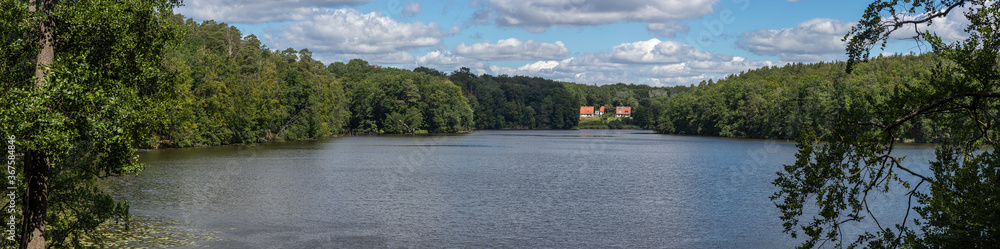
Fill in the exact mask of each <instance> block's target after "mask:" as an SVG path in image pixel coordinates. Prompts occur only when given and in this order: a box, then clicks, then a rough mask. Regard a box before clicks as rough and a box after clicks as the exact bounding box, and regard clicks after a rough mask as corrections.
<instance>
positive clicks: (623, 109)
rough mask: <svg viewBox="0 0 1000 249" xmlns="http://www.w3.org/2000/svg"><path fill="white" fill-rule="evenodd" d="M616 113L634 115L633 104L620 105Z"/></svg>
mask: <svg viewBox="0 0 1000 249" xmlns="http://www.w3.org/2000/svg"><path fill="white" fill-rule="evenodd" d="M615 114H618V115H632V107H631V106H619V107H618V108H617V109H616V110H615Z"/></svg>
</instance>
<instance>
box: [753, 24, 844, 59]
mask: <svg viewBox="0 0 1000 249" xmlns="http://www.w3.org/2000/svg"><path fill="white" fill-rule="evenodd" d="M852 25H853V24H852V23H848V22H844V21H841V20H833V19H827V18H816V19H812V20H808V21H805V22H803V23H800V24H799V25H798V26H795V27H793V28H785V29H781V30H773V29H760V30H756V31H751V32H744V33H743V35H742V36H740V39H739V41H737V43H736V44H737V46H738V47H740V48H743V49H746V50H748V51H750V52H753V53H754V54H758V55H775V56H779V57H781V59H782V60H784V61H800V62H815V61H824V60H831V59H834V58H836V57H838V55H841V54H843V53H844V48H845V46H846V43H845V42H843V41H841V39H843V38H844V35H845V34H847V32H848V31H850V29H851V26H852Z"/></svg>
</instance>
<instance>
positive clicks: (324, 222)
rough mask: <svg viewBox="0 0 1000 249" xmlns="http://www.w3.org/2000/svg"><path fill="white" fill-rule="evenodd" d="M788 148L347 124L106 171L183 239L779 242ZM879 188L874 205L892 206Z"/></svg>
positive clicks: (891, 209)
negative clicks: (406, 131)
mask: <svg viewBox="0 0 1000 249" xmlns="http://www.w3.org/2000/svg"><path fill="white" fill-rule="evenodd" d="M900 150H901V151H904V152H906V151H909V153H911V154H915V156H911V157H915V160H916V161H920V160H922V161H923V162H926V160H927V159H929V157H932V156H933V151H932V150H930V149H929V148H928V147H919V146H917V147H912V148H902V149H900ZM794 154H795V146H794V143H791V142H782V141H768V140H745V139H726V138H708V137H691V136H671V135H661V134H653V133H651V132H650V131H635V130H565V131H556V130H540V131H480V132H473V133H471V134H461V135H444V136H354V137H341V138H333V139H326V140H319V141H305V142H285V143H269V144H259V145H250V146H224V147H213V148H191V149H171V150H160V151H152V152H143V153H140V156H141V158H142V160H143V161H144V162H146V163H147V168H146V170H145V171H143V172H142V173H141V174H140V175H139V176H128V177H121V178H117V179H113V180H112V181H108V182H106V184H105V186H106V187H107V188H108V189H109V190H110V191H112V193H114V195H115V197H116V199H117V200H128V201H130V202H131V204H132V212H133V213H135V214H138V215H145V216H153V217H163V218H167V219H172V220H176V221H179V222H181V223H183V224H185V225H186V226H188V227H192V228H197V229H203V230H206V231H218V234H217V235H218V236H219V237H220V238H221V239H222V240H221V241H203V242H198V245H199V246H208V247H213V248H371V247H375V248H383V247H391V248H400V247H404V248H442V247H448V248H455V247H458V248H467V247H500V248H512V247H513V248H553V247H554V248H581V247H586V248H590V247H624V248H635V247H664V248H706V247H708V248H718V247H723V248H729V247H739V248H775V247H781V248H784V247H791V246H794V245H797V243H799V242H798V241H796V240H793V239H791V238H790V237H789V236H788V235H786V234H783V233H781V221H780V220H779V219H778V214H779V212H778V210H777V209H776V208H775V207H774V204H772V202H771V201H770V200H769V199H768V196H770V195H771V194H772V193H773V192H774V190H775V188H774V187H773V186H772V185H771V184H770V183H771V181H772V180H773V179H774V178H775V172H776V171H778V170H780V169H781V165H782V164H788V163H792V162H793V161H794ZM910 159H911V158H908V160H910ZM884 199H885V200H887V201H886V202H887V203H888V204H885V205H883V206H880V208H874V209H877V210H875V212H876V213H877V214H881V213H884V214H886V215H888V216H893V215H899V214H900V212H901V211H905V202H901V200H902V201H905V198H904V199H894V198H893V197H892V196H886V197H885V198H884ZM899 207H902V209H903V210H900V208H899ZM880 210H881V211H880ZM886 210H888V211H886ZM911 217H912V216H911ZM880 219H883V218H882V217H880ZM886 219H888V218H886ZM883 222H885V221H883Z"/></svg>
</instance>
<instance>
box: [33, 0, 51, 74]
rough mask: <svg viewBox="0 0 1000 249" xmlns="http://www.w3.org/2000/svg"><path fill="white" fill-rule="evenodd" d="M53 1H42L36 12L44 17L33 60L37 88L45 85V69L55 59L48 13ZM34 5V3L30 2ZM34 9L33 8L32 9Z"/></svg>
mask: <svg viewBox="0 0 1000 249" xmlns="http://www.w3.org/2000/svg"><path fill="white" fill-rule="evenodd" d="M54 2H55V1H52V0H50V1H43V2H42V4H41V6H40V8H38V12H41V13H42V15H45V18H43V19H42V21H41V23H40V25H39V26H40V28H39V32H40V33H41V38H39V40H38V57H37V59H36V60H35V63H37V64H35V80H37V85H38V86H39V87H41V86H43V85H45V76H46V75H47V74H48V73H47V72H46V68H47V67H48V66H49V65H50V64H52V61H53V60H54V59H55V55H56V53H55V51H54V49H53V42H54V40H55V39H54V38H53V35H52V27H50V25H49V24H50V22H51V20H50V19H49V16H48V15H49V13H50V12H51V10H52V5H53V4H54ZM32 3H33V4H34V1H32ZM32 9H34V8H32Z"/></svg>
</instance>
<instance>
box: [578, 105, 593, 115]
mask: <svg viewBox="0 0 1000 249" xmlns="http://www.w3.org/2000/svg"><path fill="white" fill-rule="evenodd" d="M593 114H594V107H593V106H581V107H580V115H593Z"/></svg>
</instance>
